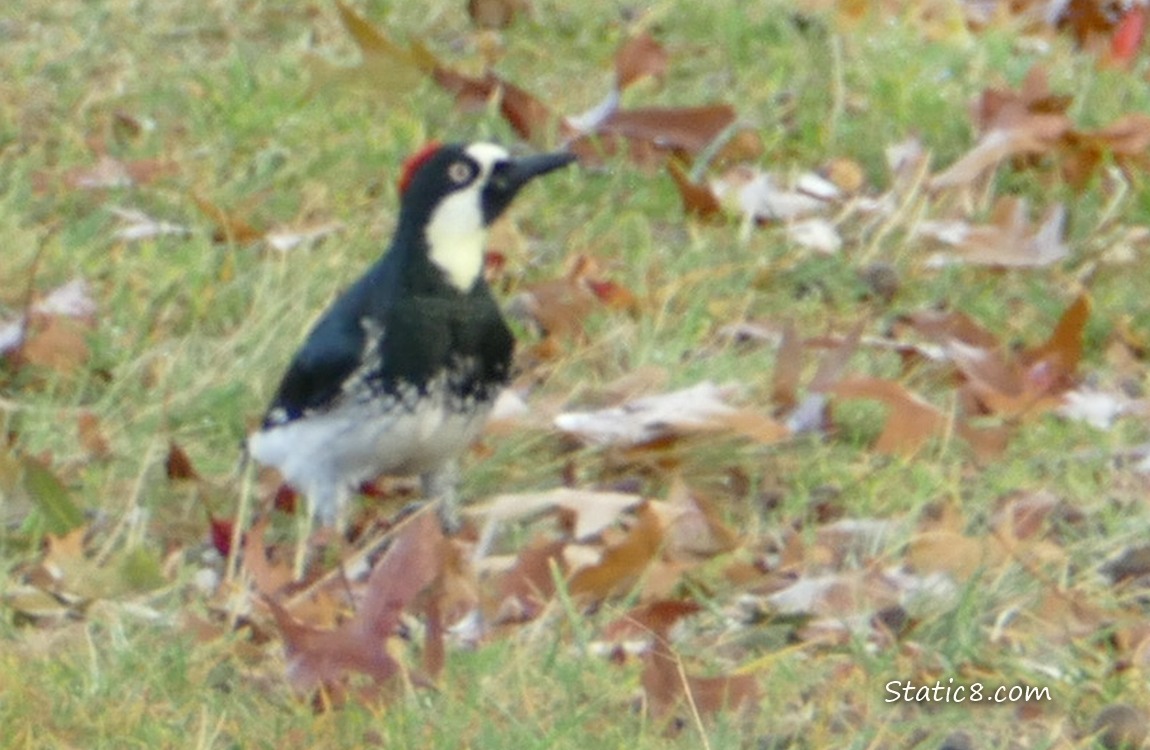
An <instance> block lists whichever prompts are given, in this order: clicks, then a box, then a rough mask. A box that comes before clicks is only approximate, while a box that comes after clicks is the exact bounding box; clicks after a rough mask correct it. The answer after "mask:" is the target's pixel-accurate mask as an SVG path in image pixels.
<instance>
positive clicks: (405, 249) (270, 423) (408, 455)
mask: <svg viewBox="0 0 1150 750" xmlns="http://www.w3.org/2000/svg"><path fill="white" fill-rule="evenodd" d="M573 161H575V156H574V155H573V154H571V153H569V152H564V151H558V152H552V153H541V154H534V155H528V156H518V157H513V156H512V155H511V154H510V153H509V152H508V151H507V149H505V148H504V147H502V146H500V145H498V144H495V143H489V142H475V143H470V144H466V143H454V144H447V145H441V144H438V143H432V144H430V145H428V146H427V147H425V148H423V149H422V150H420V151H419V152H417V153H416V154H415V155H413V156H412V157H411V158H410V159H408V160H407V162H406V163H405V165H404V167H403V170H402V172H401V177H400V179H399V195H400V207H399V219H398V222H397V225H396V229H395V233H394V236H393V238H392V240H391V242H390V244H389V245H388V247H387V249H386V250H385V251H384V253H383V254H382V255H381V256H380V257H379V258H378V259H377V260H376V261H375V262H374V263H373V264H372V265H371V266H370V267H369V268H368V269H367V270H366V272H364V273H363V275H362V276H360V277H359V279H358V280H357V281H355V282H354V283H353V284H352V285H351V286H350V287H348V288H347V289H346V291H344V292H343V293H342V294H341V295H339V296H338V297H337V298H336V299H335V300H334V302H332V303H331V304H330V306H329V307H328V308H327V309H326V310H325V311H324V312H323V313H322V314H321V315H320V317H319V318H318V319H317V321H316V323H315V324H314V325H313V327H312V328H311V330H310V332H309V333H308V334H307V336H306V337H305V338H304V341H303V343H302V345H301V346H300V348H299V350H298V351H297V352H296V354H295V356H294V357H293V359H292V360H291V363H290V364H289V365H288V367H287V370H286V372H285V373H284V375H283V377H282V379H281V381H280V384H279V387H278V388H277V390H276V391H275V395H274V396H273V397H272V399H271V403H270V405H269V406H268V408H267V410H266V412H265V414H264V417H263V420H262V423H261V425H260V427H259V429H258V430H256V431H255V432H253V433H252V434H251V435H250V436H249V437H248V439H247V443H246V447H247V453H248V455H250V456H251V457H252V458H254V459H255V460H256V461H257V462H259V463H260V464H263V465H265V466H272V467H275V468H276V469H278V470H279V473H280V475H281V476H282V477H283V479H284V481H285V482H286V483H287V484H288V485H289V486H291V487H292V488H293V489H295V490H297V491H299V492H300V493H302V494H303V495H304V496H305V497H306V498H307V503H308V506H309V512H310V517H309V522H311V521H315V522H318V523H320V524H321V525H323V526H340V525H341V524H342V523H343V522H344V521H345V520H346V519H345V513H346V510H347V505H348V503H349V501H350V499H351V498H352V497H353V496H354V494H355V493H356V492H357V491H358V488H359V487H360V486H362V485H363V483H365V482H368V481H370V480H373V479H375V478H377V477H379V476H382V475H390V476H414V475H418V476H419V477H420V482H421V488H422V494H423V498H424V500H425V501H432V500H438V501H440V506H439V512H440V518H441V521H442V523H443V525H444V527H445V528H446V529H449V530H452V529H458V527H459V516H458V482H459V458H460V455H461V454H462V453H463V452H464V451H465V450H466V449H467V448H468V446H469V445H470V444H471V443H472V442H473V441H474V440H475V438H476V437H477V436H478V434H479V432H480V430H481V429H482V427H483V424H484V422H485V421H486V419H487V416H488V415H489V414H490V412H491V409H492V406H493V405H494V402H495V399H496V397H497V395H498V394H499V392H500V391H501V390H502V388H503V387H504V386H505V385H506V383H507V382H508V380H509V378H510V375H511V367H512V356H513V353H514V347H515V339H514V336H513V334H512V332H511V330H510V329H509V328H508V326H507V323H506V321H505V320H504V318H503V314H502V312H501V310H500V307H499V304H498V302H497V301H496V299H495V297H494V295H493V294H492V291H491V289H490V287H489V286H488V284H487V282H486V279H485V278H484V273H483V269H484V254H485V244H486V238H487V232H488V229H489V227H490V226H491V224H492V223H493V222H494V221H495V220H496V219H497V218H499V217H500V216H501V215H502V214H503V213H504V212H505V211H506V210H507V209H508V207H509V206H510V205H511V203H512V201H513V199H514V198H515V196H516V195H517V194H518V193H519V192H520V190H521V189H522V188H523V187H524V186H525V185H527V184H528V183H530V182H531V181H532V180H534V179H535V178H537V177H540V176H542V175H545V174H547V173H549V172H553V171H555V170H558V169H560V168H562V167H564V166H567V165H568V164H570V163H571V162H573Z"/></svg>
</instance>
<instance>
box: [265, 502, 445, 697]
mask: <svg viewBox="0 0 1150 750" xmlns="http://www.w3.org/2000/svg"><path fill="white" fill-rule="evenodd" d="M408 523H409V525H408V526H407V527H406V528H405V529H403V531H402V533H400V534H399V535H398V536H397V537H396V538H395V541H394V542H393V543H392V545H391V548H390V549H388V551H387V553H386V554H385V555H384V556H383V558H382V559H380V561H379V562H378V563H376V565H375V568H374V569H373V570H372V572H371V575H370V577H369V578H368V581H367V587H366V593H365V595H364V598H363V601H362V603H361V605H360V608H359V611H358V612H356V614H355V616H354V617H353V618H352V619H350V620H348V621H347V622H345V623H344V624H343V625H341V626H339V627H338V628H335V629H334V630H321V629H318V628H314V627H311V626H308V625H304V624H301V623H299V622H298V621H296V620H295V619H294V618H293V617H292V616H291V615H290V614H289V613H288V611H287V610H286V609H284V607H283V606H282V605H280V604H279V603H278V602H277V601H276V600H275V599H273V598H270V597H265V598H264V601H265V603H266V604H267V606H268V608H269V609H270V610H271V613H272V616H273V617H274V618H275V621H276V624H277V626H278V627H279V629H280V633H281V635H282V636H283V639H284V653H285V656H286V659H287V677H288V681H289V682H290V683H291V685H292V687H293V688H294V689H295V690H296V691H297V692H299V693H301V694H305V695H310V694H312V693H313V692H314V691H316V690H318V689H322V690H323V691H324V692H325V693H326V694H327V696H329V700H330V701H331V702H333V703H338V702H339V701H340V700H341V699H342V697H343V696H344V695H345V693H346V690H347V680H348V677H349V676H350V674H351V673H360V674H363V675H366V676H368V677H369V678H371V680H372V689H370V690H368V691H365V694H364V696H363V697H365V698H366V699H369V700H371V699H378V698H380V697H381V696H382V694H383V690H384V688H385V687H387V685H388V683H390V682H391V680H392V678H394V677H395V676H396V675H397V674H398V673H399V670H400V665H399V663H398V662H397V661H396V660H395V659H394V658H393V657H392V656H391V655H390V654H389V653H388V651H387V647H386V641H387V639H388V638H389V637H390V636H391V635H393V634H394V632H395V629H396V626H397V625H398V624H399V618H400V615H401V614H402V612H403V611H404V609H406V608H407V607H409V606H410V605H411V604H412V602H413V601H414V600H415V598H416V596H418V595H419V594H420V593H421V592H423V591H424V590H425V589H427V588H428V587H429V586H430V585H431V584H432V583H433V582H434V581H435V580H436V579H437V578H438V577H439V574H440V569H441V562H442V550H441V545H442V543H443V533H442V531H441V530H440V527H439V521H438V520H437V519H436V517H435V514H433V513H423V514H421V515H419V516H417V517H415V518H413V519H412V520H411V521H409V522H408Z"/></svg>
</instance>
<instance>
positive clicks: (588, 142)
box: [569, 104, 735, 168]
mask: <svg viewBox="0 0 1150 750" xmlns="http://www.w3.org/2000/svg"><path fill="white" fill-rule="evenodd" d="M734 122H735V111H734V109H732V108H731V107H730V106H729V105H726V104H711V105H704V106H699V107H650V108H646V109H631V110H618V111H615V112H613V113H612V114H611V115H610V116H609V117H607V119H606V120H605V121H603V122H602V123H600V124H599V125H598V127H597V128H596V129H595V130H594V131H593V132H591V133H585V134H581V135H579V136H578V137H576V138H575V139H574V140H573V141H572V142H571V143H570V145H569V148H570V150H571V152H572V153H574V154H575V155H576V156H578V157H579V159H580V160H581V161H583V162H584V163H589V164H595V163H598V162H600V161H602V160H603V158H604V157H610V156H614V155H615V154H617V153H619V152H620V151H622V150H623V149H624V148H625V149H626V152H627V153H626V155H627V156H628V157H629V158H630V159H631V160H632V161H633V162H635V163H636V164H639V165H640V166H644V167H648V168H654V167H657V166H659V165H661V164H663V163H664V162H665V161H666V159H667V158H668V157H669V156H670V155H676V156H678V157H680V158H683V159H686V160H690V159H691V158H693V157H694V156H696V155H697V154H699V153H700V152H701V151H702V150H703V149H705V148H706V147H707V146H708V145H709V144H710V143H711V142H712V141H714V140H715V139H716V138H717V137H718V136H719V135H720V134H721V133H722V132H723V131H724V130H726V129H727V128H728V127H730V126H731V125H732V124H733V123H734Z"/></svg>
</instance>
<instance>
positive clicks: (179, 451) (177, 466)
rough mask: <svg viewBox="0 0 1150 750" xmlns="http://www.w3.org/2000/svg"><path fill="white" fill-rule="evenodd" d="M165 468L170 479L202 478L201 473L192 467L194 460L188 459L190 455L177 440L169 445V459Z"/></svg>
mask: <svg viewBox="0 0 1150 750" xmlns="http://www.w3.org/2000/svg"><path fill="white" fill-rule="evenodd" d="M164 468H165V470H166V471H167V474H168V479H173V480H177V479H195V480H198V479H199V478H200V475H199V473H198V472H197V471H196V469H195V467H194V466H192V459H190V458H188V454H187V453H186V452H185V451H184V449H183V448H182V447H181V446H180V444H179V443H177V442H176V441H175V440H172V441H171V442H169V443H168V457H167V459H165V461H164Z"/></svg>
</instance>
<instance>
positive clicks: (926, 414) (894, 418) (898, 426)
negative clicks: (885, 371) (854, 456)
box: [827, 378, 948, 454]
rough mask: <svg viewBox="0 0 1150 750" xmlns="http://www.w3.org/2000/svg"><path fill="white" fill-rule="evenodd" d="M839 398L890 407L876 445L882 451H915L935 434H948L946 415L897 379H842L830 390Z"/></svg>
mask: <svg viewBox="0 0 1150 750" xmlns="http://www.w3.org/2000/svg"><path fill="white" fill-rule="evenodd" d="M827 392H828V393H830V394H831V395H834V396H838V397H839V398H862V399H870V400H874V401H879V402H882V403H883V404H885V405H886V406H888V407H889V408H890V411H889V413H888V414H887V419H886V422H885V423H884V424H883V430H882V434H880V435H879V437H878V440H877V441H875V444H874V449H875V450H877V451H880V452H883V453H904V454H909V453H914V452H915V451H917V450H918V449H919V448H921V447H922V446H923V445H924V444H925V443H926V441H927V440H929V439H930V438H932V437H936V436H940V435H943V434H945V432H946V429H947V425H948V420H947V417H946V415H944V414H943V413H942V412H940V411H939V410H938V409H936V408H935V407H934V406H932V405H931V404H929V403H927V402H926V401H923V400H922V398H921V397H919V396H918V395H916V394H914V393H911V392H910V391H908V390H907V389H906V388H904V387H903V386H901V385H900V384H898V383H895V382H892V381H890V380H882V379H879V378H853V379H848V380H842V381H840V382H838V383H836V384H834V385H833V386H831V387H830V388H829V389H828V391H827Z"/></svg>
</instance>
